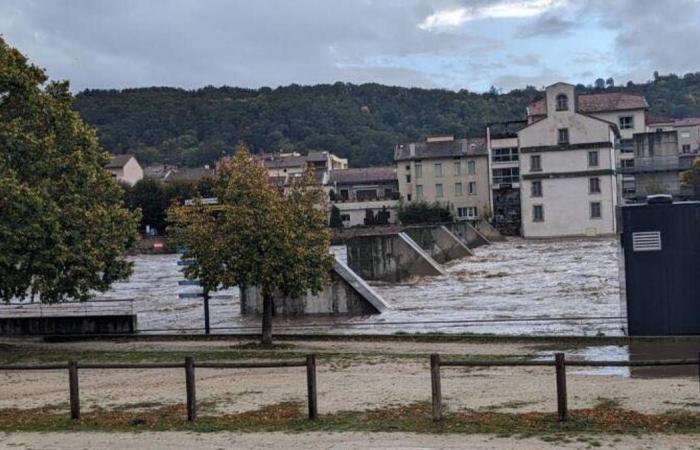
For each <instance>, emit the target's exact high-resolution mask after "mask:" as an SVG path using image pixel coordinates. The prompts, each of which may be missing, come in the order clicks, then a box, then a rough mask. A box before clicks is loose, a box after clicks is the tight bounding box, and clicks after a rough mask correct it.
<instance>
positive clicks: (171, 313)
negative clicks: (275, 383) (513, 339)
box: [105, 238, 624, 336]
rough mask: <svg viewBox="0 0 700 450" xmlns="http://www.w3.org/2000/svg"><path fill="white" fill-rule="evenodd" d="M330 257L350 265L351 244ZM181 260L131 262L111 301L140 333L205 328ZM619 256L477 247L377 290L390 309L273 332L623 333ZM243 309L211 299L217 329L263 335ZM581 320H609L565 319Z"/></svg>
mask: <svg viewBox="0 0 700 450" xmlns="http://www.w3.org/2000/svg"><path fill="white" fill-rule="evenodd" d="M333 251H334V252H335V253H336V254H337V255H338V257H339V258H340V259H345V247H334V248H333ZM178 258H179V256H178V255H143V256H137V257H134V258H133V261H134V263H135V267H134V269H135V270H134V274H133V275H132V277H131V279H130V280H129V281H128V282H125V283H117V284H116V285H115V286H114V288H113V289H112V291H110V292H108V293H107V294H106V295H105V296H106V297H110V298H133V299H134V311H135V312H136V313H137V314H138V323H139V329H141V330H171V331H177V330H182V329H192V331H195V330H196V331H201V330H202V327H203V313H202V311H203V309H202V302H201V300H199V299H180V298H179V297H178V294H180V293H184V292H196V290H197V288H196V287H184V286H179V285H178V283H177V282H178V280H181V279H183V277H182V274H181V272H180V270H181V266H178V265H177V260H178ZM617 258H618V246H617V241H616V240H615V239H612V238H611V239H568V240H558V241H532V240H523V239H509V240H508V241H506V242H499V243H494V244H492V245H490V246H485V247H479V248H477V249H475V255H474V256H473V257H470V258H465V259H462V260H459V261H455V262H452V263H450V264H448V265H447V266H446V269H447V276H442V277H425V278H416V279H413V280H410V281H409V282H406V283H399V284H387V283H371V284H372V286H373V287H374V288H375V289H376V290H377V292H378V293H379V294H380V295H382V296H383V297H384V298H385V299H386V300H387V301H388V302H389V303H390V304H391V305H392V307H393V308H392V309H391V310H390V311H387V312H385V313H383V314H381V315H377V316H367V317H340V318H329V317H304V318H293V319H284V318H276V319H275V326H276V328H277V330H278V331H304V330H314V331H334V332H344V333H383V334H391V333H395V332H400V331H404V332H429V331H441V332H473V333H496V334H548V335H599V334H605V335H608V336H611V335H621V334H622V331H621V328H622V327H623V326H624V323H623V322H622V321H621V320H620V319H609V318H610V317H619V316H620V315H621V312H620V296H619V292H620V289H619V277H618V261H617ZM239 302H240V300H239V295H238V290H237V289H232V290H229V291H226V292H219V293H216V295H215V296H214V298H213V299H212V301H211V318H212V327H213V328H214V330H215V331H222V332H233V331H247V330H251V331H253V330H257V329H258V327H259V324H258V320H257V319H256V318H249V317H242V316H241V315H240V303H239ZM582 316H585V317H606V318H608V319H597V320H590V319H589V320H564V319H562V318H565V317H566V318H568V317H582ZM531 319H545V320H540V321H537V320H531ZM549 319H552V320H549ZM505 320H514V321H512V322H506V321H505ZM523 320H526V321H523ZM473 321H477V322H473ZM479 321H485V322H479Z"/></svg>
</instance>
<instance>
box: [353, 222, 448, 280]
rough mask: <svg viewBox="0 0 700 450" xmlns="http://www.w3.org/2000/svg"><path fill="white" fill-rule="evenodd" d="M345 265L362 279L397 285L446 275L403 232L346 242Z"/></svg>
mask: <svg viewBox="0 0 700 450" xmlns="http://www.w3.org/2000/svg"><path fill="white" fill-rule="evenodd" d="M346 244H347V248H348V265H349V266H350V268H352V270H354V271H355V272H356V273H357V274H358V275H360V276H361V277H362V278H363V279H365V280H381V281H389V282H398V281H402V280H405V279H408V278H410V277H413V276H431V275H445V272H444V270H443V269H442V267H440V265H439V264H438V263H437V262H436V261H435V260H434V259H433V258H432V257H431V256H430V255H429V254H428V253H427V252H426V251H425V250H423V249H422V248H421V246H420V245H418V244H417V243H416V242H415V241H414V240H413V239H411V238H410V237H409V236H408V235H407V234H406V233H395V234H380V235H373V236H356V237H354V238H351V239H348V240H347V242H346Z"/></svg>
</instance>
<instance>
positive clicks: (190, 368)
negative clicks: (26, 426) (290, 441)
mask: <svg viewBox="0 0 700 450" xmlns="http://www.w3.org/2000/svg"><path fill="white" fill-rule="evenodd" d="M280 367H306V389H307V398H308V407H309V420H316V418H317V417H318V403H317V399H316V392H317V391H316V355H315V354H311V355H307V356H306V359H305V360H294V361H272V362H267V361H265V362H235V363H229V362H201V363H195V360H194V358H193V357H191V356H188V357H186V358H185V362H184V363H158V364H148V363H144V364H141V363H138V364H90V363H88V364H80V363H78V361H69V362H68V363H67V364H46V365H5V366H0V372H2V371H35V370H62V369H63V370H65V369H68V392H69V398H70V417H71V419H73V420H78V419H80V388H79V381H78V371H79V370H91V369H96V370H118V369H182V368H184V369H185V389H186V396H187V420H188V421H190V422H194V421H195V420H196V419H197V396H196V386H195V368H200V369H262V368H280Z"/></svg>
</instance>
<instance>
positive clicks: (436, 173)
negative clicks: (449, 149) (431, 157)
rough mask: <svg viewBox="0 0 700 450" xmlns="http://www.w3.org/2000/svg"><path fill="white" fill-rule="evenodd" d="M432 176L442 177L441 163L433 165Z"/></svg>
mask: <svg viewBox="0 0 700 450" xmlns="http://www.w3.org/2000/svg"><path fill="white" fill-rule="evenodd" d="M433 175H434V176H435V177H441V176H442V163H435V164H433Z"/></svg>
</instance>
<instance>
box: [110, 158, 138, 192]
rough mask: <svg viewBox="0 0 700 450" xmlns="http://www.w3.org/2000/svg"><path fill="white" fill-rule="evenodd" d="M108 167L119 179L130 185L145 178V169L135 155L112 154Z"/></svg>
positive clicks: (113, 175) (114, 176)
mask: <svg viewBox="0 0 700 450" xmlns="http://www.w3.org/2000/svg"><path fill="white" fill-rule="evenodd" d="M106 169H107V171H108V172H109V173H111V174H112V177H113V178H116V179H117V181H119V182H120V183H125V184H128V185H130V186H133V185H134V184H136V182H138V181H139V180H140V179H142V178H143V169H142V168H141V165H140V164H139V162H138V161H136V158H134V156H133V155H111V156H110V158H109V162H108V163H107V166H106Z"/></svg>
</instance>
